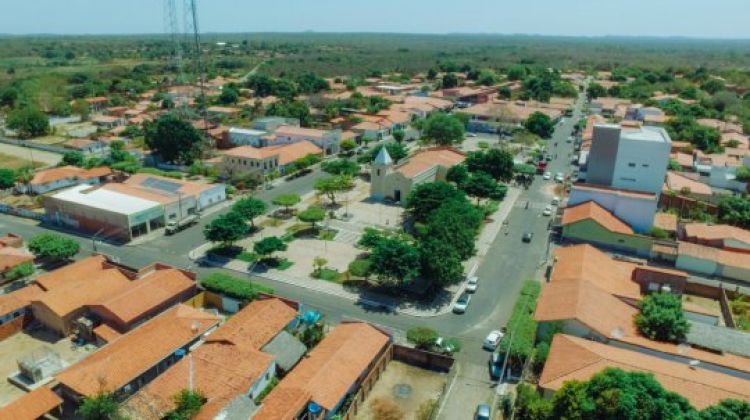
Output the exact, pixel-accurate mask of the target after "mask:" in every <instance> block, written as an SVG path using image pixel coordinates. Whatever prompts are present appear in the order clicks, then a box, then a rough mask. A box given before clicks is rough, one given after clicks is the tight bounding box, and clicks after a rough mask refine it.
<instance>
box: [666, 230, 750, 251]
mask: <svg viewBox="0 0 750 420" xmlns="http://www.w3.org/2000/svg"><path fill="white" fill-rule="evenodd" d="M680 239H682V240H683V241H687V242H693V243H696V244H700V245H706V246H711V247H714V248H723V249H726V250H727V251H735V252H744V253H750V231H748V230H745V229H742V228H739V227H736V226H731V225H707V224H705V223H687V224H685V225H683V226H682V229H681V232H680Z"/></svg>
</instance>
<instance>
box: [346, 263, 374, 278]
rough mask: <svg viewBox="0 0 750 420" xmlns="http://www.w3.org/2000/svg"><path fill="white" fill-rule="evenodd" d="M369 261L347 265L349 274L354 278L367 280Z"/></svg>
mask: <svg viewBox="0 0 750 420" xmlns="http://www.w3.org/2000/svg"><path fill="white" fill-rule="evenodd" d="M370 266H371V263H370V260H368V259H359V260H354V261H352V262H350V263H349V274H351V275H352V276H355V277H362V278H368V277H369V276H370Z"/></svg>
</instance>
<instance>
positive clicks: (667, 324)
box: [635, 293, 690, 342]
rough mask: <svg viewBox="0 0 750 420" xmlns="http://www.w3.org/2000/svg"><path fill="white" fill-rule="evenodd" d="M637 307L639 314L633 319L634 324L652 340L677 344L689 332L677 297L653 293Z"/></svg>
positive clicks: (680, 300)
mask: <svg viewBox="0 0 750 420" xmlns="http://www.w3.org/2000/svg"><path fill="white" fill-rule="evenodd" d="M638 306H639V308H640V310H641V313H640V314H638V315H637V316H636V317H635V324H636V325H637V326H638V329H639V330H640V331H641V333H643V335H645V336H647V337H649V338H651V339H652V340H659V341H672V342H678V341H680V340H682V339H684V338H685V335H687V333H688V331H689V330H690V324H688V322H687V319H686V318H685V313H684V312H683V311H682V299H680V296H678V295H675V294H672V293H653V294H651V295H648V296H646V297H645V298H643V299H642V300H641V302H640V303H639V304H638Z"/></svg>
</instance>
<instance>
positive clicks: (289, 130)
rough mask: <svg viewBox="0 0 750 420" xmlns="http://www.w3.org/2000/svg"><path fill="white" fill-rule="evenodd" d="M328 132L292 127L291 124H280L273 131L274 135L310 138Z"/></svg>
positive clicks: (324, 135) (321, 135)
mask: <svg viewBox="0 0 750 420" xmlns="http://www.w3.org/2000/svg"><path fill="white" fill-rule="evenodd" d="M328 133H329V132H327V131H325V130H317V129H314V128H304V127H294V126H291V125H282V126H279V128H277V129H276V131H274V132H273V134H274V135H275V136H289V137H295V136H296V137H312V138H325V137H326V136H327V135H328Z"/></svg>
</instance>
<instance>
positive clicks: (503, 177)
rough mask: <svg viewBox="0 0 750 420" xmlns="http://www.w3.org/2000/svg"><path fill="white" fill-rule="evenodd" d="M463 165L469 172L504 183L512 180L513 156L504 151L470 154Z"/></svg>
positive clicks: (495, 150)
mask: <svg viewBox="0 0 750 420" xmlns="http://www.w3.org/2000/svg"><path fill="white" fill-rule="evenodd" d="M465 163H466V167H467V168H468V169H469V172H484V173H486V174H489V175H491V176H492V177H493V178H494V179H496V180H498V181H504V182H508V181H510V180H511V179H513V167H514V164H513V155H512V154H511V153H510V152H508V151H506V150H500V149H490V150H488V151H486V152H481V151H478V152H470V153H469V154H468V155H467V156H466V162H465Z"/></svg>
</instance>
